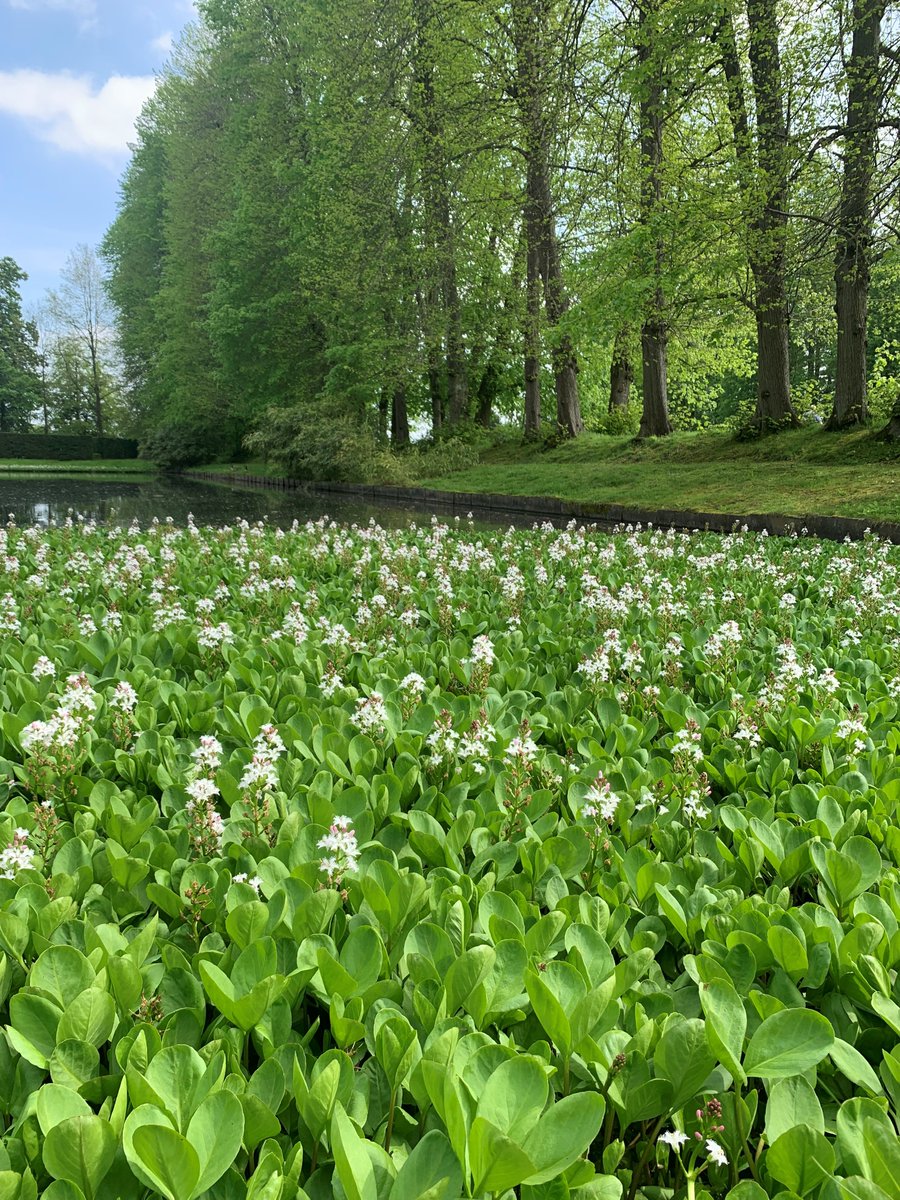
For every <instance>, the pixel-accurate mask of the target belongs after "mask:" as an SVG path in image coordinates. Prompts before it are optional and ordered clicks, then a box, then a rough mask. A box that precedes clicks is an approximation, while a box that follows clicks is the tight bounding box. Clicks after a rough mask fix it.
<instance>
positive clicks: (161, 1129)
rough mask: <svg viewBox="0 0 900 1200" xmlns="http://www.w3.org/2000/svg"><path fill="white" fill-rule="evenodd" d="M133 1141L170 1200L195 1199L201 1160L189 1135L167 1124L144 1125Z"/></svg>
mask: <svg viewBox="0 0 900 1200" xmlns="http://www.w3.org/2000/svg"><path fill="white" fill-rule="evenodd" d="M133 1143H134V1149H135V1153H136V1154H137V1156H138V1158H139V1159H140V1162H141V1166H142V1167H143V1169H144V1171H145V1172H146V1173H147V1175H148V1176H149V1177H150V1178H151V1179H152V1180H153V1183H154V1186H155V1187H156V1188H158V1189H159V1191H161V1192H162V1194H163V1195H164V1196H166V1197H167V1200H193V1196H194V1193H195V1190H196V1187H197V1181H198V1180H199V1178H200V1160H199V1159H198V1157H197V1152H196V1150H194V1148H193V1146H192V1145H191V1144H190V1142H189V1141H188V1140H187V1138H184V1137H182V1136H181V1134H180V1133H177V1132H176V1131H175V1130H174V1129H168V1128H167V1127H166V1126H163V1125H141V1126H140V1127H139V1128H137V1129H135V1131H134V1136H133Z"/></svg>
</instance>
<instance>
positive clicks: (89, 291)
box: [47, 245, 113, 435]
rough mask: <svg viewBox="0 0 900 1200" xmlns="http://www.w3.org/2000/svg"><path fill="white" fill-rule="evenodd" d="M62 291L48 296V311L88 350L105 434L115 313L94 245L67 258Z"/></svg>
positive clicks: (98, 420)
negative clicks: (107, 389) (106, 402)
mask: <svg viewBox="0 0 900 1200" xmlns="http://www.w3.org/2000/svg"><path fill="white" fill-rule="evenodd" d="M60 279H61V282H60V289H59V291H58V292H50V293H49V294H48V296H47V310H48V312H49V313H50V317H51V319H52V320H53V322H54V324H55V325H56V327H57V331H58V333H59V334H60V335H61V336H64V337H68V338H71V339H72V340H73V341H75V342H77V343H78V344H79V345H80V346H81V347H82V348H83V350H84V353H85V354H86V356H87V361H88V364H89V367H90V378H89V386H90V395H91V417H92V422H93V426H94V432H95V433H97V434H100V435H102V434H103V428H104V404H105V399H106V383H105V376H106V375H107V374H108V371H107V369H106V367H105V362H106V360H107V358H108V356H109V352H110V344H111V340H112V336H113V313H112V308H111V305H110V303H109V300H108V298H107V295H106V290H105V286H104V280H103V273H102V270H101V267H100V262H99V259H98V258H97V255H96V253H95V252H94V251H93V250H92V249H91V248H90V246H85V245H80V246H77V247H76V248H75V249H74V250H73V251H72V253H71V254H70V255H69V257H68V259H67V260H66V265H65V266H64V268H63V270H62V272H61V276H60Z"/></svg>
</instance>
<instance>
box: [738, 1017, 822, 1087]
mask: <svg viewBox="0 0 900 1200" xmlns="http://www.w3.org/2000/svg"><path fill="white" fill-rule="evenodd" d="M834 1041H835V1038H834V1030H833V1029H832V1028H831V1024H830V1022H829V1021H828V1019H827V1018H826V1017H823V1016H822V1014H821V1013H817V1012H812V1011H811V1010H810V1009H807V1008H786V1009H783V1010H782V1011H781V1012H776V1013H774V1014H773V1015H772V1016H771V1017H767V1018H766V1019H765V1021H763V1022H762V1024H761V1025H760V1027H759V1028H758V1029H757V1031H756V1033H754V1035H753V1037H752V1038H751V1039H750V1044H749V1045H748V1046H747V1053H746V1054H745V1055H744V1070H745V1072H746V1073H747V1075H748V1076H750V1077H753V1078H763V1079H784V1078H787V1077H788V1076H791V1075H799V1074H801V1073H802V1072H803V1071H808V1070H809V1069H810V1067H814V1066H816V1064H817V1063H820V1062H821V1061H822V1059H823V1058H824V1057H825V1055H826V1054H828V1053H829V1052H830V1051H831V1048H832V1047H833V1045H834Z"/></svg>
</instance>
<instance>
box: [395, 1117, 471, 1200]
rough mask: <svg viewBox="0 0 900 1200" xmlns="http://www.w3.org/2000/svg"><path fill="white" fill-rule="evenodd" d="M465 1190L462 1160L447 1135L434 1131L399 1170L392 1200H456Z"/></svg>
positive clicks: (427, 1135)
mask: <svg viewBox="0 0 900 1200" xmlns="http://www.w3.org/2000/svg"><path fill="white" fill-rule="evenodd" d="M462 1190H463V1176H462V1169H461V1168H460V1165H459V1160H458V1159H457V1157H456V1155H455V1154H454V1153H453V1150H452V1148H451V1146H450V1143H449V1142H448V1141H447V1139H446V1137H445V1136H444V1134H443V1133H441V1132H440V1131H439V1130H437V1129H432V1130H431V1131H430V1132H429V1133H426V1134H425V1136H424V1137H423V1138H422V1139H421V1141H419V1142H417V1143H416V1145H415V1146H414V1147H413V1150H412V1153H411V1154H410V1156H409V1157H408V1158H407V1160H406V1162H405V1163H404V1164H403V1166H402V1167H401V1168H400V1172H399V1174H398V1175H397V1178H396V1180H395V1181H394V1186H393V1187H392V1188H391V1195H390V1200H457V1198H458V1197H459V1196H461V1195H462Z"/></svg>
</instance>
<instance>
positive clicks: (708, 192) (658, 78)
mask: <svg viewBox="0 0 900 1200" xmlns="http://www.w3.org/2000/svg"><path fill="white" fill-rule="evenodd" d="M198 7H199V10H200V20H199V22H198V24H197V25H196V26H195V27H193V28H192V29H191V30H189V32H188V33H187V34H186V35H185V37H184V39H183V41H182V44H181V46H180V47H179V49H178V50H177V52H176V54H175V56H174V58H173V60H172V62H171V64H170V67H169V68H168V70H167V71H166V73H165V76H164V78H163V79H162V81H161V86H160V87H159V89H158V92H157V94H156V96H155V98H154V99H153V100H152V101H151V102H150V103H149V105H148V106H147V108H146V110H145V112H144V114H143V117H142V119H141V121H140V125H139V134H138V141H137V144H136V146H135V148H134V154H133V159H132V162H131V164H130V167H129V169H128V171H127V173H126V175H125V178H124V180H123V185H122V196H121V204H120V210H119V215H118V218H117V220H116V221H115V223H114V225H113V226H112V228H111V229H110V231H109V233H108V235H107V238H106V241H105V245H104V254H105V255H106V257H107V259H108V262H109V265H110V272H111V293H112V296H113V299H114V301H115V303H116V306H117V308H118V311H119V313H120V324H119V332H120V344H121V349H122V354H123V362H124V371H125V375H126V378H127V381H128V384H129V385H130V387H131V389H132V391H133V394H134V396H135V398H136V403H137V404H138V406H139V408H140V410H141V412H142V415H143V419H144V421H145V422H146V423H147V424H148V425H149V426H150V427H153V426H160V425H162V426H168V427H171V428H172V429H174V430H176V431H181V434H182V435H184V436H187V437H194V438H195V439H196V440H197V441H198V442H202V443H203V444H204V445H206V446H207V447H218V448H219V449H221V450H223V451H226V452H230V451H231V450H233V449H234V448H235V447H237V446H238V445H239V444H240V442H241V439H242V437H243V436H244V434H245V433H246V432H247V430H248V429H250V428H251V427H253V426H254V424H256V425H259V424H260V421H261V415H262V414H263V413H264V412H266V413H268V415H267V416H266V418H265V420H264V421H263V422H262V432H261V434H258V435H257V436H258V438H259V439H261V442H262V444H265V441H266V437H267V436H270V437H284V436H285V431H286V430H290V429H291V428H294V429H295V430H302V431H305V433H304V436H305V437H307V438H310V437H314V436H317V433H316V431H323V430H327V431H328V436H329V437H333V436H335V434H336V432H337V433H339V432H340V430H341V429H342V428H347V429H349V428H351V427H353V428H359V427H362V426H365V427H368V428H371V429H372V430H373V431H374V432H375V433H376V434H381V435H389V436H390V438H391V440H392V442H393V443H394V445H396V446H402V445H404V444H405V443H407V442H408V441H409V439H410V429H411V428H413V429H415V427H416V425H417V424H418V425H419V426H425V425H426V424H427V426H429V427H430V429H431V430H432V432H433V433H434V434H435V435H439V434H441V432H442V431H444V430H446V429H447V428H448V427H449V428H453V427H457V426H459V425H461V424H462V423H465V422H473V421H474V422H478V423H481V424H483V425H489V424H490V423H491V422H492V421H493V420H495V419H496V418H497V416H498V415H499V416H501V417H505V418H507V419H510V420H512V419H515V420H518V421H520V422H521V425H522V427H523V429H524V431H525V433H526V435H528V436H536V435H538V433H539V432H541V431H542V430H545V429H546V427H547V426H548V425H549V426H550V427H551V428H553V429H554V430H555V431H557V432H558V433H559V434H561V435H564V436H574V435H577V434H578V433H579V432H580V431H581V430H582V429H583V428H584V425H585V421H586V420H587V421H588V422H589V423H590V424H592V425H593V426H594V427H599V426H601V425H605V426H606V427H610V428H611V427H614V426H616V423H617V422H618V424H619V425H620V426H621V427H622V428H626V427H627V426H628V422H629V420H630V419H631V418H630V417H627V416H625V415H623V414H626V413H628V412H630V411H633V410H635V409H637V410H639V427H640V432H641V433H642V434H644V435H659V434H665V433H667V432H669V430H670V429H671V428H672V424H673V421H674V422H676V423H678V424H681V425H684V426H692V425H693V426H696V425H698V424H704V423H709V422H711V421H718V420H721V419H722V418H723V417H726V416H730V417H735V416H741V415H742V416H743V419H744V421H745V423H747V424H748V425H750V426H752V427H755V428H757V429H761V430H764V429H768V428H777V427H781V426H783V425H790V424H793V423H796V421H797V420H798V414H799V413H801V412H802V411H803V410H804V409H806V408H808V407H809V405H810V403H817V404H818V405H819V407H820V409H821V410H822V411H823V413H824V415H826V416H827V418H828V420H829V422H830V424H831V425H832V426H833V427H836V428H840V427H844V426H846V425H850V424H855V423H858V422H863V421H865V420H867V419H868V417H869V415H870V413H869V409H870V405H872V404H874V406H875V408H876V415H878V412H877V410H879V409H880V410H882V413H886V412H887V411H888V410H889V409H890V407H891V405H892V403H893V398H894V396H895V394H896V384H895V382H894V381H893V377H894V376H895V372H896V365H897V360H898V356H900V302H898V299H897V286H896V285H897V282H898V280H900V254H898V247H897V228H898V186H897V185H898V152H897V144H898V139H897V137H896V133H897V129H898V127H900V107H898V75H900V57H898V50H897V44H898V43H897V13H896V9H894V10H893V11H889V10H888V5H887V0H825V2H824V3H822V4H819V5H817V6H816V11H815V15H814V16H813V15H811V14H810V12H809V8H808V6H807V5H806V4H803V3H801V2H800V0H503V2H502V3H497V2H496V0H330V2H329V5H328V7H327V12H326V10H325V9H324V8H323V7H322V5H321V3H319V0H201V2H200V3H199V6H198ZM892 389H893V390H892ZM632 391H639V392H640V402H639V404H636V403H633V402H632V399H631V395H632ZM548 396H549V397H550V399H549V402H548ZM273 405H274V406H275V407H276V409H277V411H275V412H270V411H268V410H269V409H270V406H273ZM548 410H549V411H548ZM610 414H611V415H610ZM292 422H293V424H292Z"/></svg>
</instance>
